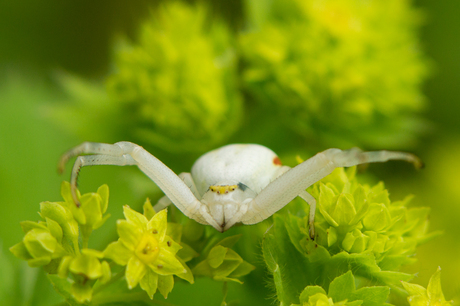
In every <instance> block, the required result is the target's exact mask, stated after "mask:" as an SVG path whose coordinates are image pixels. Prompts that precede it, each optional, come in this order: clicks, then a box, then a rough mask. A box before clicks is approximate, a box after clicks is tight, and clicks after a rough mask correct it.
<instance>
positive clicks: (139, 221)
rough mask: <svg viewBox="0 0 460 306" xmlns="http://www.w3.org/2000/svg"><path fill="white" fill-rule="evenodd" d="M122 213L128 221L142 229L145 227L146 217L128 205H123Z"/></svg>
mask: <svg viewBox="0 0 460 306" xmlns="http://www.w3.org/2000/svg"><path fill="white" fill-rule="evenodd" d="M123 214H124V215H125V218H126V220H127V221H128V222H129V223H131V224H133V225H134V226H136V227H138V228H139V229H141V230H143V231H144V230H146V229H147V223H148V220H147V218H146V217H145V216H144V215H142V214H140V213H138V212H137V211H135V210H132V209H131V208H130V207H129V206H128V205H125V206H123Z"/></svg>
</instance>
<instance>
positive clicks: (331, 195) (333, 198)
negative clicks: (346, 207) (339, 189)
mask: <svg viewBox="0 0 460 306" xmlns="http://www.w3.org/2000/svg"><path fill="white" fill-rule="evenodd" d="M319 191H320V193H319V199H318V209H319V211H320V212H321V214H322V215H323V217H324V218H325V219H326V221H327V222H328V223H329V224H330V225H332V226H335V227H337V226H339V224H338V223H337V221H335V220H334V218H333V217H332V216H331V214H332V213H333V212H334V209H335V205H336V203H337V195H336V193H335V192H334V191H333V190H332V189H331V188H329V187H328V186H326V185H325V184H323V183H320V187H319Z"/></svg>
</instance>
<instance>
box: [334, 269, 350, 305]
mask: <svg viewBox="0 0 460 306" xmlns="http://www.w3.org/2000/svg"><path fill="white" fill-rule="evenodd" d="M355 289H356V288H355V278H354V277H353V274H352V273H351V271H348V272H347V273H345V274H343V275H341V276H338V277H336V278H335V279H334V280H333V281H332V282H331V284H330V285H329V292H328V295H329V296H330V297H331V298H332V299H333V300H334V302H340V301H344V300H347V299H350V296H351V294H352V293H353V292H354V291H355Z"/></svg>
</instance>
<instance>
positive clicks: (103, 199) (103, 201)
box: [97, 184, 109, 214]
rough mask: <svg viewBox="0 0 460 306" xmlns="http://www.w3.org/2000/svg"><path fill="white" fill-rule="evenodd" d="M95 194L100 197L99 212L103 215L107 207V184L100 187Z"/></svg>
mask: <svg viewBox="0 0 460 306" xmlns="http://www.w3.org/2000/svg"><path fill="white" fill-rule="evenodd" d="M97 193H98V194H99V196H100V197H101V211H102V213H103V214H105V212H106V211H107V207H108V206H109V186H107V184H104V185H102V186H101V187H99V188H98V189H97Z"/></svg>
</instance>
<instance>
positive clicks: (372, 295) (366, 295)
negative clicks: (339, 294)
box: [350, 286, 390, 306]
mask: <svg viewBox="0 0 460 306" xmlns="http://www.w3.org/2000/svg"><path fill="white" fill-rule="evenodd" d="M389 294H390V288H389V287H384V286H373V287H363V288H360V289H358V290H356V291H355V292H353V293H352V294H351V295H350V300H352V301H354V300H362V301H363V304H362V305H363V306H381V305H385V302H386V300H387V299H388V295H389Z"/></svg>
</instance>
